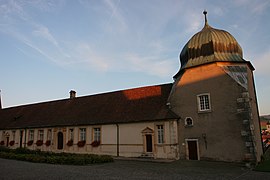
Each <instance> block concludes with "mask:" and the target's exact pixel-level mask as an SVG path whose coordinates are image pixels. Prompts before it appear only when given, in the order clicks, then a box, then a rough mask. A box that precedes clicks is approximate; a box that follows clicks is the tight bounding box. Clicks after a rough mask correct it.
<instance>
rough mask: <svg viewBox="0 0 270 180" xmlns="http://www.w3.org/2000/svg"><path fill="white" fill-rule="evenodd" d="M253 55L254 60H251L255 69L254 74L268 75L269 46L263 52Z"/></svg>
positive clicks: (269, 74) (269, 72)
mask: <svg viewBox="0 0 270 180" xmlns="http://www.w3.org/2000/svg"><path fill="white" fill-rule="evenodd" d="M253 57H256V60H254V61H253V63H254V67H255V69H256V74H258V75H263V76H267V77H269V76H270V71H269V57H270V48H269V49H268V50H267V51H265V52H263V53H262V54H257V55H255V56H253ZM254 59H255V58H254Z"/></svg>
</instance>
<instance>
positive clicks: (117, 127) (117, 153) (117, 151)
mask: <svg viewBox="0 0 270 180" xmlns="http://www.w3.org/2000/svg"><path fill="white" fill-rule="evenodd" d="M116 136H117V137H116V156H117V157H119V125H118V124H116Z"/></svg>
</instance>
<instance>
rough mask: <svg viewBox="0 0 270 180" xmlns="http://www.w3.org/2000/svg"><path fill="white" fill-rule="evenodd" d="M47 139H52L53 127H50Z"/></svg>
mask: <svg viewBox="0 0 270 180" xmlns="http://www.w3.org/2000/svg"><path fill="white" fill-rule="evenodd" d="M47 140H48V141H51V140H52V130H51V129H48V131H47Z"/></svg>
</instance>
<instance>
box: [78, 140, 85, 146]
mask: <svg viewBox="0 0 270 180" xmlns="http://www.w3.org/2000/svg"><path fill="white" fill-rule="evenodd" d="M77 145H78V147H83V146H84V145H85V141H79V142H78V144H77Z"/></svg>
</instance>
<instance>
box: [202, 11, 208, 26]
mask: <svg viewBox="0 0 270 180" xmlns="http://www.w3.org/2000/svg"><path fill="white" fill-rule="evenodd" d="M203 14H204V21H205V25H208V23H207V17H206V15H207V11H206V10H204V11H203Z"/></svg>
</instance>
